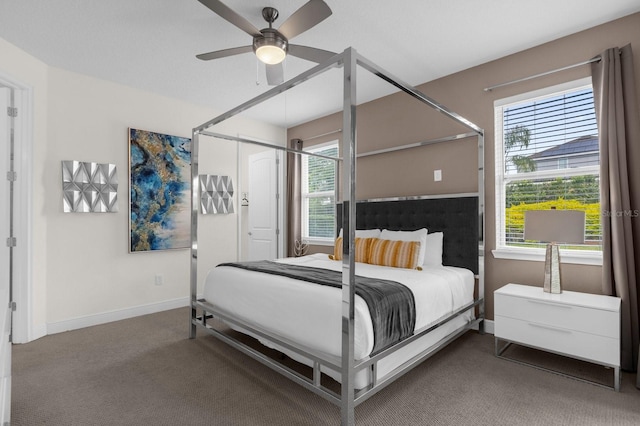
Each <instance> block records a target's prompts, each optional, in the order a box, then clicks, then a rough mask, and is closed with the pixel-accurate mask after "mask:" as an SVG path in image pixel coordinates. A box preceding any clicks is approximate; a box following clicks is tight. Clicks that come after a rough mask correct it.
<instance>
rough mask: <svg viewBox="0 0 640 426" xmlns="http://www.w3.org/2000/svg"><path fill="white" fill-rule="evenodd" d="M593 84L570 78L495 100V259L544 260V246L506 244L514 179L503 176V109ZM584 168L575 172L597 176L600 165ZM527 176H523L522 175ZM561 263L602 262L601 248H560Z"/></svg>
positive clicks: (539, 175) (538, 175) (545, 173)
mask: <svg viewBox="0 0 640 426" xmlns="http://www.w3.org/2000/svg"><path fill="white" fill-rule="evenodd" d="M587 87H590V88H592V87H593V84H592V79H591V77H586V78H582V79H579V80H574V81H570V82H567V83H563V84H558V85H554V86H549V87H546V88H543V89H539V90H535V91H532V92H527V93H522V94H519V95H515V96H511V97H508V98H503V99H497V100H496V101H494V120H495V127H494V139H495V141H494V142H495V143H494V149H495V163H494V164H495V188H494V189H495V249H494V250H492V251H491V252H492V254H493V256H494V257H495V258H497V259H510V260H528V261H540V262H544V260H545V249H544V248H534V247H513V246H507V245H506V241H505V240H506V231H505V229H504V227H505V223H506V217H505V205H506V183H505V181H507V180H508V181H510V182H512V181H514V180H518V178H516V179H514V178H513V176H510V177H509V178H506V176H505V167H504V165H505V157H504V133H503V129H504V126H503V109H504V108H505V107H507V106H509V105H513V104H517V103H521V102H526V101H531V102H533V101H535V100H537V99H541V98H546V97H550V96H554V95H561V94H563V93H567V92H572V91H578V90H580V89H583V88H587ZM588 169H589V170H586V169H585V168H582V169H580V171H575V172H574V173H575V174H576V175H584V174H585V173H584V172H585V171H587V172H588V173H587V174H593V175H597V176H600V168H599V166H591V167H589V168H588ZM562 173H563V175H564V176H567V175H570V174H572V172H571V171H569V170H566V169H565V170H564V171H563V172H562ZM557 174H558V172H557V171H555V170H553V171H538V172H536V178H544V177H548V176H555V175H557ZM525 179H526V178H525ZM560 252H561V255H562V262H563V263H574V264H581V265H602V251H601V250H600V251H595V250H594V251H587V250H569V249H561V250H560Z"/></svg>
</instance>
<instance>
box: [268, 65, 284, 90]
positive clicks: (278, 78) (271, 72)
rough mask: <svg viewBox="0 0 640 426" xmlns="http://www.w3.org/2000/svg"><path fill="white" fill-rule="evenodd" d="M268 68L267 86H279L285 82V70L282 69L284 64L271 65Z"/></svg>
mask: <svg viewBox="0 0 640 426" xmlns="http://www.w3.org/2000/svg"><path fill="white" fill-rule="evenodd" d="M266 68H267V84H268V85H269V86H277V85H278V84H280V83H282V82H283V81H284V70H283V68H282V62H280V63H279V64H274V65H269V64H266Z"/></svg>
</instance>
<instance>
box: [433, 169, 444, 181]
mask: <svg viewBox="0 0 640 426" xmlns="http://www.w3.org/2000/svg"><path fill="white" fill-rule="evenodd" d="M433 180H434V181H435V182H440V181H441V180H442V170H434V171H433Z"/></svg>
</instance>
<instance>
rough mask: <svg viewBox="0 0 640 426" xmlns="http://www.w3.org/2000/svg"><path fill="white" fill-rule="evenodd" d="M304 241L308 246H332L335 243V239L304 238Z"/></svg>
mask: <svg viewBox="0 0 640 426" xmlns="http://www.w3.org/2000/svg"><path fill="white" fill-rule="evenodd" d="M304 241H305V242H306V243H307V244H309V245H310V246H333V245H334V244H335V242H336V241H335V240H319V239H318V240H315V239H309V238H304Z"/></svg>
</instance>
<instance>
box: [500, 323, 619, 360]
mask: <svg viewBox="0 0 640 426" xmlns="http://www.w3.org/2000/svg"><path fill="white" fill-rule="evenodd" d="M495 319H496V321H495V324H494V326H495V330H494V332H495V336H496V337H497V338H500V339H505V340H510V341H513V342H515V343H520V344H524V345H527V346H532V347H536V348H539V349H544V350H549V351H552V352H557V353H560V354H565V355H570V356H573V357H576V358H581V359H583V360H588V361H595V362H598V363H602V364H607V365H611V366H618V365H620V348H619V345H620V342H619V340H618V339H615V338H611V337H604V336H597V335H594V334H589V333H584V332H580V331H575V330H568V329H565V328H560V327H557V326H552V325H547V324H540V323H539V322H529V321H523V320H518V319H514V318H508V317H501V316H498V315H496V318H495Z"/></svg>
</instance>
